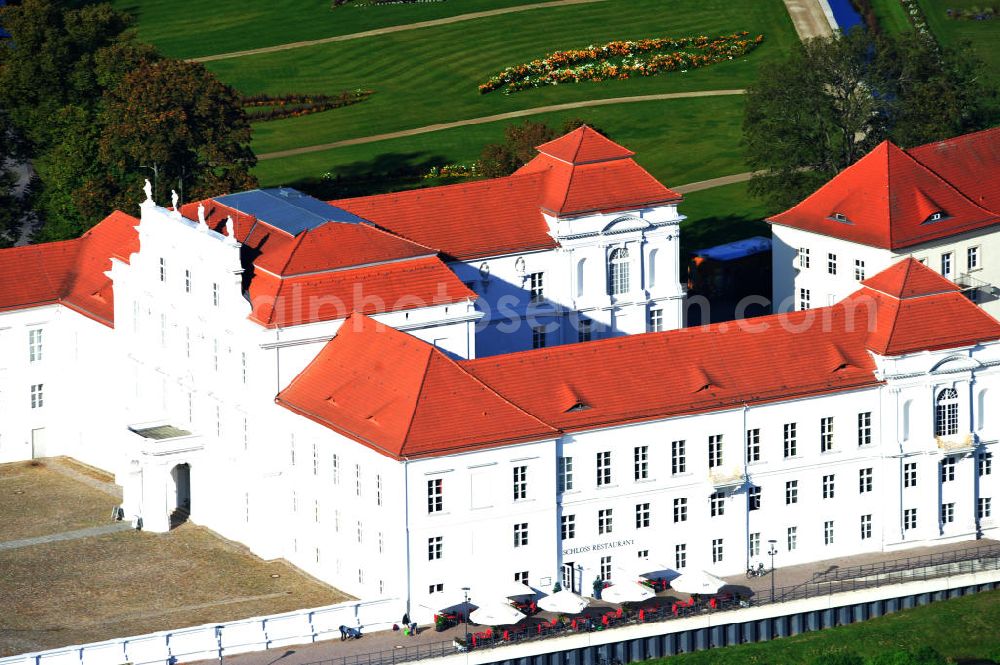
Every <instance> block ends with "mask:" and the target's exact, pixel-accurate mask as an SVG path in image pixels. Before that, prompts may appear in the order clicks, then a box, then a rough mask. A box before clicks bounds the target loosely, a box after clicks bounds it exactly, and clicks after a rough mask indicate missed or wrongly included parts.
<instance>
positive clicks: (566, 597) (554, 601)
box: [538, 589, 590, 614]
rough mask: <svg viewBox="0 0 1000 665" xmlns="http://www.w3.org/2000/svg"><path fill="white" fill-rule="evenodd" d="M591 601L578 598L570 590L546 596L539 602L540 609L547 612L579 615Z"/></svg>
mask: <svg viewBox="0 0 1000 665" xmlns="http://www.w3.org/2000/svg"><path fill="white" fill-rule="evenodd" d="M589 604H590V601H589V600H587V599H586V598H583V597H582V596H578V595H576V594H575V593H573V592H572V591H570V590H569V589H563V590H562V591H556V592H555V593H554V594H552V595H550V596H545V598H542V599H541V600H540V601H538V607H540V608H541V609H543V610H545V611H546V612H558V613H559V614H579V613H580V612H582V611H583V609H584V608H585V607H587V605H589Z"/></svg>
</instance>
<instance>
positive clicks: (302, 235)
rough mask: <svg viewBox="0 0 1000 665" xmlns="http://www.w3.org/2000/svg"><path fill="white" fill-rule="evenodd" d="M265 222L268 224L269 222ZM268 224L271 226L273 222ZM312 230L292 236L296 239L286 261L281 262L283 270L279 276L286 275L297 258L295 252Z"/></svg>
mask: <svg viewBox="0 0 1000 665" xmlns="http://www.w3.org/2000/svg"><path fill="white" fill-rule="evenodd" d="M264 223H265V224H267V222H264ZM268 226H271V224H268ZM279 231H280V229H279ZM310 231H312V229H306V230H305V231H303V232H302V233H300V234H298V235H297V236H292V238H294V240H293V241H292V247H291V249H289V250H288V256H286V257H285V262H284V263H282V264H281V271H280V272H279V273H278V276H279V277H281V276H282V275H284V274H285V271H286V270H288V266H289V265H291V263H292V259H293V258H295V252H297V251H298V250H299V247H301V246H302V241H303V240H305V237H306V236H307V235H309V232H310Z"/></svg>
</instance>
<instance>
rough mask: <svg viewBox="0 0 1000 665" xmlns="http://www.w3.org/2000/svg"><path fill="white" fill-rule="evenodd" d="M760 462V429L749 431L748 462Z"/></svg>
mask: <svg viewBox="0 0 1000 665" xmlns="http://www.w3.org/2000/svg"><path fill="white" fill-rule="evenodd" d="M759 461H760V429H758V428H755V429H748V430H747V462H748V463H749V462H759Z"/></svg>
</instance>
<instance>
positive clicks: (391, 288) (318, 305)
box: [248, 257, 476, 328]
mask: <svg viewBox="0 0 1000 665" xmlns="http://www.w3.org/2000/svg"><path fill="white" fill-rule="evenodd" d="M248 292H249V296H250V302H251V306H252V313H251V315H250V319H251V320H253V321H256V322H257V323H260V324H261V325H263V326H266V327H268V328H276V327H286V326H295V325H301V324H304V323H316V322H319V321H332V320H336V319H342V318H344V317H346V316H348V315H350V314H351V313H352V312H363V313H365V314H377V313H384V312H391V311H402V310H407V309H413V308H416V307H430V306H432V305H448V304H451V303H460V302H468V301H470V300H475V298H476V294H475V293H474V292H473V291H470V290H469V289H468V287H466V286H465V284H463V283H462V282H461V280H459V279H458V277H457V276H456V275H455V273H453V272H452V271H451V270H450V269H449V268H448V267H447V266H446V265H445V264H444V263H443V262H442V261H441V260H440V259H438V258H437V257H427V258H416V259H409V260H406V261H397V262H393V263H386V264H381V265H375V266H368V267H363V268H352V269H348V270H336V271H333V272H324V273H319V274H313V275H306V276H301V277H289V278H285V279H282V278H279V277H276V276H274V275H270V274H268V273H266V272H263V271H258V272H257V273H256V274H255V275H254V276H253V278H252V279H251V280H250V284H249V289H248Z"/></svg>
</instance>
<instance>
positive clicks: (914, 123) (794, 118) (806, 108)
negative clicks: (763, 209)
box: [743, 28, 995, 211]
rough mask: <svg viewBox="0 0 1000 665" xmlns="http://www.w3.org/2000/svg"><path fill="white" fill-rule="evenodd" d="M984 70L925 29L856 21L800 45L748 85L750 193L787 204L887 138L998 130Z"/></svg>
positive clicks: (901, 140)
mask: <svg viewBox="0 0 1000 665" xmlns="http://www.w3.org/2000/svg"><path fill="white" fill-rule="evenodd" d="M970 53H971V52H970ZM981 67H982V65H981V64H980V63H978V62H977V61H976V60H974V59H973V56H971V55H970V54H967V53H964V52H962V53H960V52H957V51H951V50H947V49H945V50H939V49H938V48H937V47H936V45H935V44H934V43H933V42H931V41H930V40H928V39H926V38H924V37H921V36H919V35H916V34H912V35H904V36H901V37H889V36H885V37H882V38H880V39H878V40H875V39H874V38H872V37H871V36H870V35H869V34H868V33H866V32H864V31H863V30H861V29H857V28H856V29H855V30H853V31H851V32H850V33H848V34H847V35H839V34H836V35H834V36H832V37H829V38H821V39H813V40H809V41H807V42H805V43H804V44H800V45H798V46H796V47H795V49H794V50H793V52H792V54H791V56H790V57H789V58H788V59H787V60H785V61H783V62H779V63H775V64H773V65H771V66H770V67H767V68H765V69H764V70H763V71H762V72H761V76H760V79H759V80H758V81H757V82H756V83H754V84H753V85H751V86H750V87H749V88H748V89H747V96H746V110H745V114H744V121H743V139H744V144H745V146H746V155H747V162H748V165H749V166H750V167H751V169H753V170H754V171H755V172H758V173H757V175H755V176H754V177H753V178H752V179H751V181H750V192H751V193H752V194H754V195H755V196H757V197H759V198H762V199H764V200H765V201H766V202H767V203H768V206H769V207H770V208H771V209H772V210H775V211H776V210H781V209H784V208H788V207H791V206H793V205H795V204H796V203H798V202H799V201H801V200H802V199H803V198H805V197H806V196H808V195H809V194H810V193H812V192H813V191H814V190H815V189H816V188H818V187H819V186H820V185H822V184H824V183H825V182H827V181H828V180H830V179H831V178H832V177H833V176H835V175H836V174H837V173H839V172H840V171H841V170H843V169H845V168H846V167H848V166H850V165H851V164H853V163H854V162H856V161H857V160H858V159H860V158H861V157H862V156H864V155H865V154H866V153H867V152H869V151H870V150H871V149H872V148H874V147H875V146H876V145H877V144H878V143H880V142H881V141H883V140H885V139H891V140H893V141H894V142H896V143H897V144H898V145H900V146H901V147H904V148H906V147H912V146H914V145H919V144H921V143H926V142H929V141H933V140H936V139H941V138H947V137H950V136H955V135H957V134H961V133H964V132H968V131H973V130H975V129H981V128H984V127H988V126H989V125H990V124H991V122H993V119H994V117H995V116H994V115H993V114H992V111H991V109H992V108H993V107H992V101H993V99H994V96H995V93H993V92H992V91H990V90H989V89H987V88H986V87H985V84H983V83H982V80H983V79H982V78H981V77H979V76H978V72H979V71H980V70H981Z"/></svg>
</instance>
